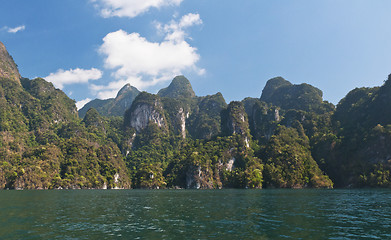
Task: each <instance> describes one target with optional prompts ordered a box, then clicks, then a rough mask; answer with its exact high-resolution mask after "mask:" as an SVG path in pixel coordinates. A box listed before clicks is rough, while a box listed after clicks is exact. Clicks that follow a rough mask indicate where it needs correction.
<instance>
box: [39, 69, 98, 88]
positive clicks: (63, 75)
mask: <svg viewBox="0 0 391 240" xmlns="http://www.w3.org/2000/svg"><path fill="white" fill-rule="evenodd" d="M101 77H102V71H100V70H99V69H96V68H91V69H80V68H75V69H70V70H66V71H65V70H63V69H59V70H57V72H55V73H50V74H49V76H47V77H45V79H46V80H47V81H49V82H52V83H53V84H54V86H55V87H57V88H59V89H62V88H63V87H64V85H68V84H73V83H88V82H89V81H90V80H98V79H100V78H101Z"/></svg>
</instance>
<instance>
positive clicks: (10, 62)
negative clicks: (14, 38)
mask: <svg viewBox="0 0 391 240" xmlns="http://www.w3.org/2000/svg"><path fill="white" fill-rule="evenodd" d="M0 78H6V79H10V80H12V81H14V82H17V83H18V84H20V73H19V71H18V66H17V65H16V64H15V62H14V59H13V58H12V57H11V55H10V54H9V53H8V51H7V49H6V48H5V46H4V44H3V43H2V42H0Z"/></svg>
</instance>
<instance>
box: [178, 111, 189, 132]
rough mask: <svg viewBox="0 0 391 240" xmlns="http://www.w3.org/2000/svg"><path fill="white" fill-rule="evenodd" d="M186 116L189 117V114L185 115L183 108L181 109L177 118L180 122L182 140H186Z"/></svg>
mask: <svg viewBox="0 0 391 240" xmlns="http://www.w3.org/2000/svg"><path fill="white" fill-rule="evenodd" d="M186 116H188V113H187V114H185V111H184V110H183V108H180V109H179V111H178V114H177V116H176V118H177V121H178V122H179V126H180V131H181V135H182V138H186Z"/></svg>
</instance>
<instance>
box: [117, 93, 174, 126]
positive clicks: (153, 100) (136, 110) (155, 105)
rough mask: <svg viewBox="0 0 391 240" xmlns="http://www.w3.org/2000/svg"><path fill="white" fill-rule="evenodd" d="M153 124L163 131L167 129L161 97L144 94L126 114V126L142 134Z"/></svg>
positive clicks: (141, 94)
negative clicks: (142, 131)
mask: <svg viewBox="0 0 391 240" xmlns="http://www.w3.org/2000/svg"><path fill="white" fill-rule="evenodd" d="M150 122H152V123H154V124H156V125H157V126H158V127H159V128H161V129H167V127H168V126H167V122H166V118H165V116H164V110H163V105H162V102H161V101H160V97H159V96H156V95H154V94H150V93H146V92H142V93H140V94H139V96H137V98H136V99H135V101H134V103H133V104H132V107H131V108H130V109H129V110H128V111H127V112H126V113H125V124H126V125H127V126H130V127H132V128H134V129H136V132H140V131H141V130H143V129H144V128H145V127H147V125H148V124H149V123H150Z"/></svg>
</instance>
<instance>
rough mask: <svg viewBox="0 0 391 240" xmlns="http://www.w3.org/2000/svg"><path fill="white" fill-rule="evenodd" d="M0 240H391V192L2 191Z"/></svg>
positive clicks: (0, 197)
mask: <svg viewBox="0 0 391 240" xmlns="http://www.w3.org/2000/svg"><path fill="white" fill-rule="evenodd" d="M0 239H391V190H381V189H374V190H61V191H58V190H53V191H0Z"/></svg>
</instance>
